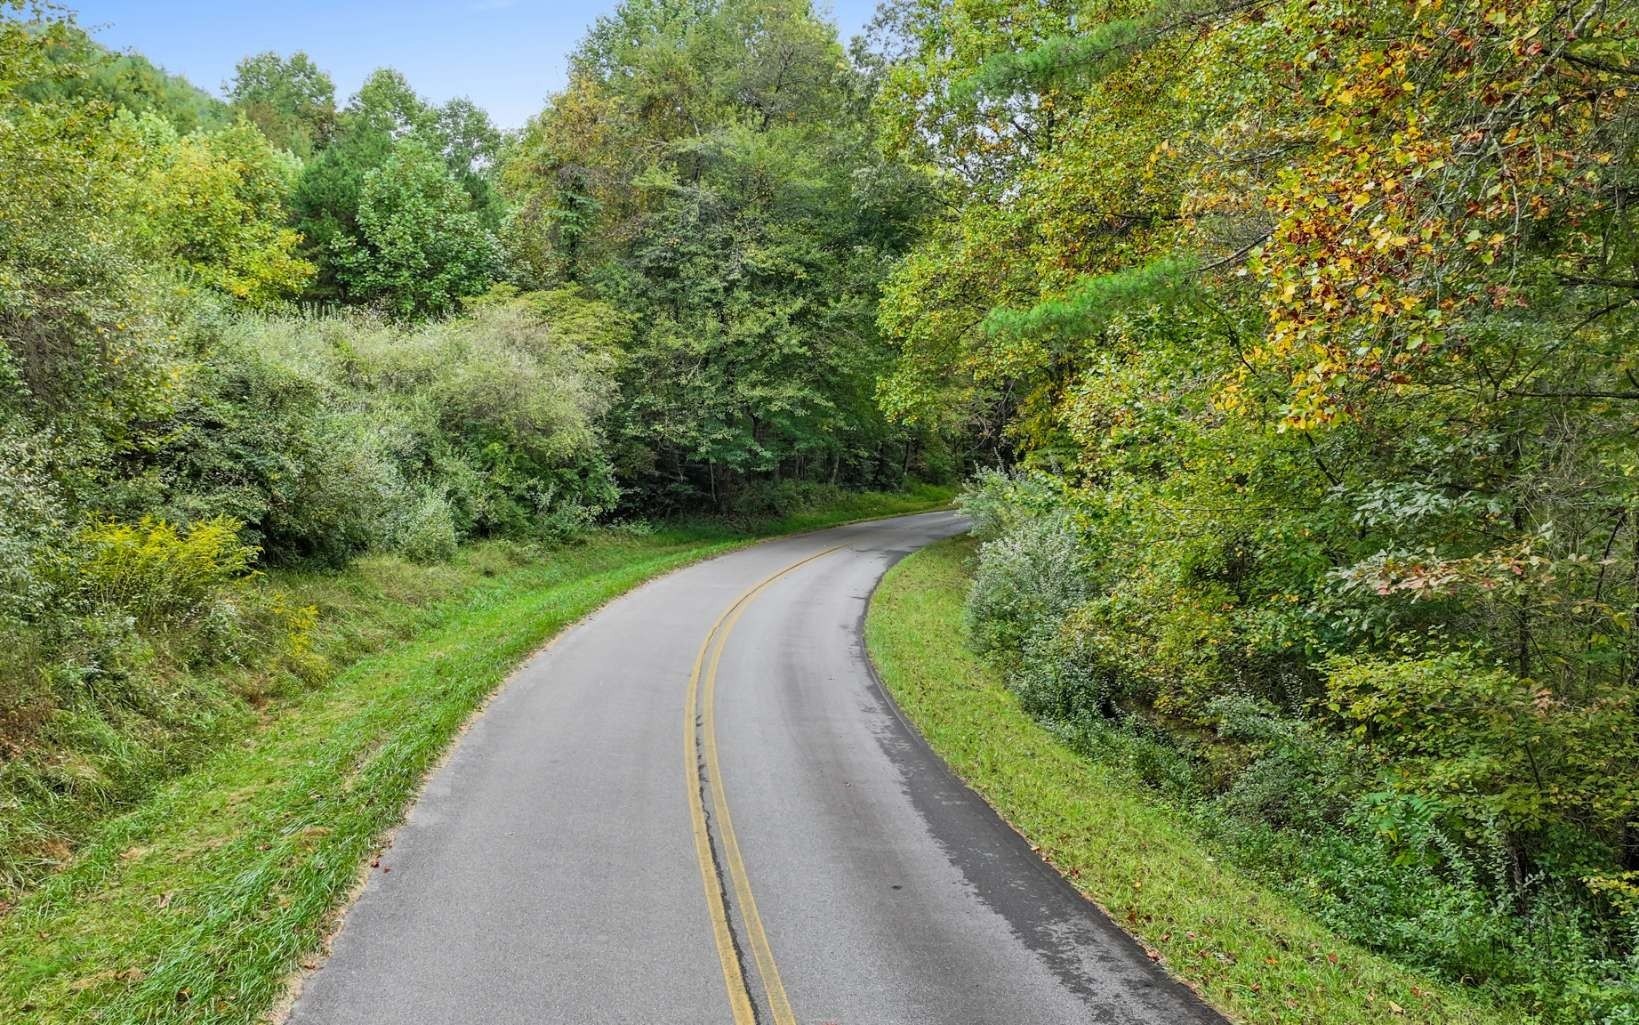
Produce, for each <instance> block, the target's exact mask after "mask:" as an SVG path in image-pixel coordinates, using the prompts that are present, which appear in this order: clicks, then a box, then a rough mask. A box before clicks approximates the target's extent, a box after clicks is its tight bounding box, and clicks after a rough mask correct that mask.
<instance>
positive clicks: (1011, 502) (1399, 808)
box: [964, 475, 1639, 1025]
mask: <svg viewBox="0 0 1639 1025" xmlns="http://www.w3.org/2000/svg"><path fill="white" fill-rule="evenodd" d="M964 505H965V507H966V508H967V509H968V511H969V512H970V513H971V514H972V515H973V516H974V520H975V524H976V532H977V533H978V536H979V537H980V538H982V539H984V540H983V544H982V545H981V546H980V548H979V549H978V554H977V557H976V570H975V576H974V582H973V587H972V591H971V595H970V596H969V599H968V604H967V621H968V623H969V625H970V627H971V630H972V636H973V638H974V644H975V645H976V647H977V648H978V649H980V650H981V651H984V652H985V653H987V654H988V656H989V657H990V658H991V659H992V660H993V661H994V662H995V663H996V664H997V665H999V666H1000V667H1001V668H1002V669H1003V671H1004V675H1005V679H1006V681H1007V683H1008V686H1009V687H1010V689H1011V690H1012V691H1013V692H1014V694H1015V695H1017V697H1018V699H1019V701H1020V703H1021V706H1022V707H1023V708H1024V709H1025V710H1026V711H1028V712H1029V713H1030V714H1032V715H1034V716H1035V717H1036V718H1037V719H1038V720H1040V721H1041V722H1042V723H1044V724H1045V725H1047V726H1048V728H1049V729H1051V730H1052V731H1053V732H1054V733H1055V734H1057V735H1058V737H1059V738H1060V739H1061V740H1062V741H1063V742H1064V743H1065V744H1067V745H1068V746H1069V747H1070V748H1072V749H1073V750H1075V751H1077V752H1079V753H1081V754H1083V755H1085V756H1086V757H1088V758H1089V759H1091V760H1092V761H1094V762H1096V763H1098V764H1099V765H1101V766H1107V767H1111V768H1114V769H1116V770H1118V771H1119V772H1121V773H1122V775H1123V777H1124V778H1126V779H1128V780H1129V781H1131V783H1132V784H1133V785H1135V786H1143V787H1148V788H1151V789H1152V790H1153V792H1155V793H1156V794H1159V795H1161V796H1163V797H1165V798H1166V799H1167V801H1168V802H1170V803H1171V804H1173V805H1174V806H1175V807H1177V808H1179V809H1182V810H1183V811H1184V813H1185V814H1186V816H1187V818H1188V819H1189V821H1190V823H1191V824H1192V826H1193V827H1194V830H1195V833H1196V835H1198V836H1201V837H1203V838H1205V840H1206V841H1207V842H1209V843H1210V844H1211V845H1212V846H1213V847H1214V848H1215V849H1218V850H1219V851H1221V852H1223V854H1224V855H1225V856H1226V857H1227V858H1228V859H1229V860H1230V861H1231V862H1232V863H1233V864H1234V865H1236V866H1237V867H1238V868H1240V869H1241V870H1243V871H1245V872H1246V873H1248V874H1249V875H1251V876H1253V877H1255V878H1257V879H1259V880H1261V881H1263V882H1265V883H1266V884H1268V885H1269V886H1270V887H1272V888H1273V889H1275V890H1277V891H1278V892H1280V893H1282V894H1284V895H1285V896H1286V897H1288V898H1290V899H1291V900H1292V901H1293V902H1294V903H1296V904H1297V905H1299V906H1300V907H1303V908H1304V909H1306V910H1307V911H1309V912H1310V913H1312V914H1314V915H1315V916H1316V917H1317V918H1319V919H1320V920H1321V921H1322V922H1324V923H1326V925H1327V926H1329V927H1330V928H1331V929H1333V930H1335V931H1336V932H1337V934H1338V935H1340V936H1343V937H1347V938H1348V939H1350V940H1352V941H1354V942H1356V943H1359V944H1361V945H1362V946H1365V947H1368V948H1370V949H1373V950H1377V951H1381V952H1384V953H1386V954H1389V955H1391V956H1392V957H1394V958H1395V959H1397V960H1399V961H1401V962H1402V963H1405V964H1408V965H1412V966H1415V967H1417V968H1420V969H1423V970H1426V971H1429V972H1431V973H1435V974H1437V975H1439V976H1442V977H1444V978H1446V979H1449V980H1452V981H1453V982H1462V983H1465V984H1468V985H1472V986H1476V987H1478V988H1480V989H1482V990H1483V991H1485V992H1487V993H1488V994H1490V995H1492V996H1493V997H1494V998H1497V999H1501V1000H1504V1001H1505V1002H1507V1003H1508V1004H1510V1005H1511V1006H1514V1007H1517V1008H1519V1009H1520V1010H1521V1012H1522V1013H1523V1014H1524V1015H1525V1016H1526V1017H1528V1018H1529V1020H1532V1021H1542V1022H1556V1023H1559V1022H1563V1023H1566V1025H1570V1023H1585V1022H1599V1023H1609V1025H1626V1023H1628V1022H1632V1021H1635V1020H1639V1019H1636V1017H1635V1016H1636V1014H1639V954H1636V953H1635V941H1636V939H1639V936H1636V935H1635V933H1636V929H1639V920H1636V917H1635V913H1636V912H1639V906H1636V904H1635V902H1634V899H1633V894H1632V890H1631V882H1629V881H1628V880H1629V877H1628V876H1625V875H1623V874H1622V872H1621V863H1620V862H1619V861H1618V860H1617V858H1618V856H1619V854H1618V851H1617V850H1616V849H1614V848H1612V847H1611V846H1608V845H1607V844H1606V843H1605V842H1604V839H1603V837H1602V836H1601V832H1600V830H1601V824H1600V821H1599V819H1598V818H1597V816H1598V814H1599V810H1600V807H1601V804H1600V799H1599V798H1598V797H1597V796H1594V795H1595V793H1596V792H1597V791H1599V790H1601V789H1602V788H1607V787H1612V786H1615V787H1618V788H1620V787H1621V786H1623V785H1624V784H1623V782H1622V777H1621V776H1620V773H1622V772H1626V771H1631V769H1623V768H1621V767H1620V766H1621V765H1622V764H1625V763H1622V762H1620V758H1621V754H1620V752H1621V751H1622V750H1623V748H1622V745H1623V744H1625V743H1627V737H1626V736H1625V735H1624V734H1623V732H1622V730H1623V729H1624V727H1623V722H1624V720H1623V719H1622V718H1621V712H1620V709H1619V708H1617V709H1613V710H1611V711H1609V712H1608V713H1607V714H1606V715H1605V716H1601V717H1599V718H1596V719H1595V720H1594V721H1593V722H1592V723H1586V724H1584V723H1582V722H1577V721H1574V720H1573V721H1572V722H1571V723H1568V724H1564V725H1561V724H1556V723H1554V722H1553V721H1552V719H1551V718H1550V717H1551V716H1552V715H1553V714H1554V713H1555V709H1553V708H1551V707H1541V706H1540V705H1538V706H1537V707H1536V708H1534V709H1533V708H1531V706H1530V702H1531V701H1532V700H1533V692H1532V691H1526V690H1522V689H1521V688H1519V686H1518V684H1517V683H1515V682H1514V680H1513V678H1512V677H1511V676H1510V674H1509V673H1508V672H1507V670H1506V669H1503V668H1499V667H1497V666H1496V665H1495V663H1494V662H1491V661H1489V660H1487V659H1485V658H1484V657H1483V655H1482V654H1480V653H1479V652H1477V651H1475V650H1474V649H1472V648H1470V649H1467V650H1459V651H1457V652H1456V653H1450V654H1435V653H1424V654H1411V653H1396V654H1394V655H1391V656H1388V657H1383V656H1377V657H1372V656H1369V655H1366V654H1364V653H1352V654H1343V653H1341V652H1339V653H1338V654H1335V655H1333V656H1331V657H1327V656H1326V655H1325V654H1321V655H1318V656H1316V660H1315V665H1314V668H1313V670H1312V672H1313V674H1314V675H1313V676H1312V677H1308V678H1305V677H1304V676H1302V675H1299V670H1297V669H1294V670H1293V672H1292V674H1291V675H1287V676H1281V675H1276V674H1274V673H1269V672H1263V673H1260V672H1257V671H1255V670H1254V669H1252V668H1251V667H1248V666H1246V665H1244V664H1242V665H1241V667H1240V668H1239V669H1238V670H1232V669H1229V668H1228V667H1226V666H1224V663H1223V662H1221V661H1217V660H1219V659H1224V660H1228V659H1230V658H1232V657H1233V658H1237V659H1252V658H1255V657H1256V655H1257V653H1258V652H1257V647H1256V645H1257V643H1258V642H1259V635H1258V634H1257V633H1255V632H1252V631H1251V630H1249V628H1248V624H1246V622H1245V620H1244V619H1243V620H1242V622H1241V623H1238V624H1237V623H1236V622H1235V619H1234V618H1232V617H1235V616H1237V614H1239V616H1241V617H1249V616H1253V615H1263V616H1266V615H1267V614H1266V613H1260V612H1254V611H1253V610H1247V611H1246V612H1240V611H1239V610H1237V609H1236V608H1235V606H1234V604H1233V603H1231V602H1228V601H1225V602H1222V603H1221V604H1219V606H1218V607H1217V609H1216V610H1215V612H1216V614H1215V615H1211V616H1209V615H1205V614H1203V613H1202V612H1201V611H1200V610H1199V609H1192V610H1190V611H1189V612H1187V613H1186V614H1185V615H1183V616H1182V617H1181V618H1177V619H1174V618H1172V617H1171V616H1169V615H1167V614H1166V613H1164V612H1158V611H1156V610H1154V609H1153V608H1151V607H1150V606H1149V604H1148V603H1149V601H1150V600H1151V598H1150V597H1149V595H1150V593H1151V590H1150V589H1153V588H1157V587H1160V586H1163V584H1162V581H1163V580H1165V579H1166V578H1165V577H1164V576H1163V574H1165V573H1167V572H1168V570H1169V568H1170V567H1169V565H1168V561H1167V558H1168V554H1169V553H1168V552H1167V550H1166V549H1164V548H1157V547H1155V546H1154V545H1153V544H1152V545H1151V547H1149V548H1147V549H1146V550H1145V551H1146V554H1145V556H1144V557H1143V558H1141V559H1134V558H1133V557H1132V555H1131V554H1130V553H1131V552H1132V551H1133V550H1132V549H1131V548H1129V547H1128V546H1129V545H1130V544H1131V543H1132V542H1131V541H1130V539H1127V538H1123V537H1122V536H1120V535H1118V534H1114V533H1113V525H1112V524H1111V523H1110V521H1108V520H1106V521H1103V522H1102V523H1101V522H1100V521H1098V520H1089V519H1087V518H1085V517H1084V516H1081V515H1078V511H1077V510H1076V508H1075V507H1073V506H1068V505H1066V504H1065V503H1064V502H1063V500H1062V499H1059V498H1056V497H1055V496H1054V494H1053V492H1052V490H1051V489H1050V488H1043V486H1042V485H1041V483H1040V482H1032V481H1029V480H1025V479H1009V478H1005V477H1002V476H999V475H997V476H990V477H986V478H982V479H981V481H980V482H979V483H978V484H977V485H976V486H975V488H974V489H973V490H971V491H970V492H969V493H968V496H967V498H966V500H965V502H964ZM1158 578H1160V579H1158ZM1174 586H1177V585H1174ZM1175 600H1176V599H1175ZM1266 621H1267V620H1266V619H1260V620H1259V622H1266ZM1276 643H1277V644H1278V643H1279V642H1278V641H1277V642H1276ZM1232 645H1235V646H1237V647H1232ZM1237 649H1238V650H1237ZM1279 650H1280V649H1279V647H1276V648H1275V651H1276V652H1278V651H1279ZM1343 650H1345V651H1346V650H1347V649H1343ZM1271 654H1273V652H1272V653H1271ZM1253 665H1256V663H1255V662H1254V663H1253ZM1220 674H1221V675H1220ZM1184 687H1188V688H1190V689H1189V692H1188V697H1187V698H1184V697H1180V696H1179V689H1180V688H1184ZM1536 700H1539V701H1540V699H1536ZM1564 714H1568V715H1574V714H1575V713H1572V712H1566V713H1564ZM1522 720H1523V721H1522ZM1578 729H1584V730H1587V733H1585V734H1583V735H1577V733H1576V731H1577V730H1578ZM1613 773H1614V774H1616V775H1613ZM1618 814H1619V815H1620V814H1621V813H1620V812H1619V813H1618ZM1617 821H1618V822H1620V819H1618V820H1617Z"/></svg>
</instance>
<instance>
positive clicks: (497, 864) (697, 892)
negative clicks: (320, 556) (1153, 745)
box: [291, 512, 1222, 1025]
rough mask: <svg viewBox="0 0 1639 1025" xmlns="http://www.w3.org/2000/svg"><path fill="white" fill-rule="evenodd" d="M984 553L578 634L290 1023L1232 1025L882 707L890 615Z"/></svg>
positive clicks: (494, 713)
mask: <svg viewBox="0 0 1639 1025" xmlns="http://www.w3.org/2000/svg"><path fill="white" fill-rule="evenodd" d="M964 526H965V524H964V521H963V520H962V519H961V518H960V517H959V516H957V515H956V514H953V513H943V512H941V513H929V514H925V515H920V516H908V517H902V518H899V519H893V520H882V521H876V522H872V523H864V524H856V525H853V526H847V527H840V528H836V529H833V530H828V531H824V532H821V533H816V534H809V535H804V536H801V537H793V538H786V539H782V540H778V541H771V542H768V543H765V544H761V545H758V546H756V547H754V548H749V549H745V550H743V551H739V552H735V553H733V554H730V555H725V556H722V557H720V558H717V559H714V560H711V561H709V562H704V563H701V564H699V565H696V566H693V567H690V568H688V569H685V570H682V571H680V572H677V573H674V574H672V575H670V576H667V577H664V578H662V579H660V580H656V581H654V582H652V583H650V584H648V585H646V586H644V587H641V588H639V589H638V590H636V591H633V592H632V593H630V594H628V595H626V596H625V597H623V598H621V599H619V600H617V601H615V602H613V603H611V604H610V605H609V606H607V607H606V608H604V609H603V610H602V611H600V612H598V613H597V614H596V615H594V616H592V617H591V618H589V619H587V620H586V621H584V622H583V623H581V624H580V625H578V626H577V627H574V628H573V629H571V630H570V631H568V632H567V633H565V634H564V635H563V636H562V637H560V638H559V639H558V640H557V642H556V643H555V644H553V645H552V646H551V647H550V648H548V649H547V650H546V651H544V652H542V653H540V654H538V655H536V656H535V657H534V658H533V659H532V660H531V661H530V662H528V663H527V664H526V665H525V666H524V667H523V668H522V669H520V670H519V671H518V672H517V673H516V674H515V675H514V676H513V678H512V679H511V680H510V681H509V682H508V684H507V685H506V686H505V687H504V688H503V689H502V691H501V693H500V694H499V695H498V696H497V697H496V699H495V700H494V701H493V702H492V703H491V704H490V706H489V708H488V709H487V710H486V711H485V712H484V714H483V715H482V716H481V717H480V718H479V719H478V720H477V721H476V723H475V724H474V725H473V728H472V730H471V731H470V732H469V733H468V734H467V735H466V737H464V738H463V739H462V741H461V743H460V744H459V745H458V747H457V748H456V750H455V752H454V754H453V755H452V757H451V758H450V759H449V761H448V762H447V763H446V764H445V765H444V766H443V767H442V768H441V769H440V770H439V771H438V772H437V773H435V774H434V776H433V778H432V779H431V780H430V781H429V783H428V786H427V789H426V791H425V793H424V794H423V796H422V798H421V800H420V802H419V803H418V804H416V806H415V807H414V808H413V809H412V811H411V812H410V815H409V819H408V821H407V822H406V823H405V825H404V826H403V827H402V828H401V829H400V830H399V832H398V833H397V836H396V838H395V841H394V843H393V846H392V847H391V848H390V849H389V850H388V851H387V852H386V853H385V854H384V855H383V856H382V858H381V861H380V865H379V867H378V868H376V869H375V870H374V871H372V873H371V877H370V879H369V882H368V884H367V885H366V887H365V889H364V893H363V895H362V896H361V897H360V899H359V901H358V903H357V904H356V905H355V906H354V907H353V909H352V910H351V911H350V912H349V913H348V915H347V917H346V919H345V921H344V923H343V926H342V929H341V931H340V933H339V935H338V936H337V937H336V940H335V943H334V947H333V953H332V956H331V957H330V959H329V961H328V962H327V963H326V964H325V965H324V967H323V968H321V969H320V970H319V971H317V972H316V973H314V974H313V975H312V976H311V977H310V978H309V979H308V980H307V983H306V985H305V987H304V990H303V992H302V995H301V997H300V998H299V999H298V1001H297V1003H296V1005H295V1008H294V1010H293V1012H292V1017H291V1020H292V1021H293V1022H295V1023H298V1025H389V1023H391V1025H421V1023H426V1025H455V1023H467V1022H472V1023H478V1022H483V1023H514V1022H516V1023H520V1025H522V1023H529V1025H544V1023H565V1025H605V1023H607V1025H614V1023H621V1025H695V1023H700V1025H706V1023H711V1025H727V1023H732V1025H752V1023H758V1025H794V1023H797V1022H801V1023H804V1025H824V1023H834V1025H901V1023H903V1025H912V1023H915V1025H924V1023H926V1025H935V1023H938V1025H945V1023H949V1025H1033V1023H1041V1025H1066V1023H1074V1022H1111V1023H1124V1025H1125V1023H1131V1025H1187V1023H1208V1022H1211V1023H1219V1025H1221V1022H1222V1019H1220V1018H1218V1017H1217V1016H1216V1015H1215V1014H1213V1013H1212V1012H1210V1011H1209V1010H1207V1009H1206V1008H1205V1007H1204V1006H1202V1005H1201V1004H1200V1002H1199V1001H1197V1000H1196V999H1195V998H1194V997H1193V996H1192V995H1191V994H1190V993H1189V992H1188V991H1187V990H1186V989H1184V988H1183V987H1182V986H1180V985H1178V984H1176V983H1175V982H1173V981H1171V980H1170V979H1169V978H1167V977H1166V975H1165V974H1164V973H1162V972H1161V971H1160V970H1159V969H1158V968H1157V967H1156V966H1155V965H1153V964H1152V963H1151V962H1150V961H1149V960H1148V959H1147V958H1146V957H1145V956H1144V953H1143V951H1142V950H1141V949H1139V948H1138V946H1137V945H1136V944H1134V943H1133V942H1132V941H1131V940H1130V939H1128V938H1127V937H1126V936H1125V935H1124V934H1122V933H1121V932H1120V931H1119V930H1118V929H1116V928H1115V927H1114V926H1113V925H1111V924H1110V923H1109V922H1108V920H1106V919H1105V918H1104V916H1103V915H1102V914H1100V913H1099V912H1098V911H1097V909H1095V908H1094V907H1093V906H1092V905H1090V904H1088V903H1087V902H1086V901H1084V900H1082V899H1081V898H1080V897H1079V896H1078V895H1077V894H1076V893H1075V892H1074V890H1072V889H1071V888H1070V887H1069V885H1068V884H1066V883H1065V882H1064V881H1063V880H1062V879H1061V878H1059V876H1058V875H1057V874H1056V873H1054V872H1053V871H1052V870H1051V869H1049V868H1048V867H1047V866H1045V865H1043V864H1042V862H1041V861H1040V860H1039V859H1037V858H1036V856H1035V855H1034V854H1032V853H1031V851H1030V848H1029V847H1028V845H1026V844H1025V843H1024V842H1023V841H1022V840H1021V839H1020V838H1019V837H1018V836H1017V835H1016V834H1015V833H1013V832H1012V831H1011V830H1010V829H1008V828H1007V826H1005V825H1004V824H1003V823H1002V822H1000V821H999V820H998V819H997V818H996V817H995V815H994V814H993V813H992V812H991V811H990V809H989V808H988V807H987V806H986V805H985V804H984V803H983V802H982V801H981V800H979V799H978V798H977V797H976V796H974V795H973V794H972V793H971V792H970V791H968V790H967V789H966V788H965V787H964V786H962V785H961V783H959V782H958V781H957V780H956V779H955V778H954V777H952V776H951V774H950V773H949V772H948V771H947V770H946V768H945V767H944V765H943V764H942V763H940V762H939V761H938V759H937V758H935V757H934V756H933V755H932V754H931V753H930V752H929V750H928V749H927V748H926V747H925V746H924V745H923V743H922V742H921V741H920V739H919V738H918V737H917V736H916V735H915V734H914V733H913V732H912V731H910V730H909V729H907V727H906V726H905V725H904V724H903V723H902V722H901V721H900V719H899V718H898V716H897V715H896V713H895V711H894V709H893V706H892V705H891V704H890V703H889V702H888V700H887V699H886V698H885V696H884V695H883V693H882V691H881V690H880V689H879V687H878V685H877V684H876V682H875V680H874V676H873V674H872V672H871V669H870V667H869V663H868V662H867V660H866V657H865V654H864V652H863V649H862V641H861V637H860V622H861V619H862V618H863V616H864V612H865V606H866V601H867V598H868V596H869V594H870V591H871V589H872V587H874V586H875V584H876V581H877V580H878V579H879V578H880V577H881V575H882V573H883V571H884V570H885V569H886V568H887V567H888V566H889V565H890V564H891V563H892V562H893V561H894V559H896V558H897V557H899V556H902V555H904V554H906V553H907V552H909V551H912V550H914V549H915V548H917V547H919V546H921V545H923V544H926V543H928V542H929V541H932V540H934V539H937V538H940V537H945V536H948V535H951V534H955V533H958V532H960V531H961V530H962V529H964ZM389 870H390V871H389Z"/></svg>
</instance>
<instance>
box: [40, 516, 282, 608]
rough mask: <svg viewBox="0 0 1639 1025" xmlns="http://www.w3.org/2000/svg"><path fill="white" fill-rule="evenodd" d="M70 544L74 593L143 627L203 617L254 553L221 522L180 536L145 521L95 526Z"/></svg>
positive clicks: (174, 530) (235, 526)
mask: <svg viewBox="0 0 1639 1025" xmlns="http://www.w3.org/2000/svg"><path fill="white" fill-rule="evenodd" d="M75 540H76V545H77V547H78V548H79V549H80V550H81V554H80V555H79V557H78V558H77V559H75V561H74V564H73V567H72V570H71V572H72V575H73V578H74V579H75V580H77V581H78V584H79V587H80V589H81V591H82V593H83V594H85V595H86V596H87V597H88V598H89V599H90V600H91V601H92V602H93V603H95V604H97V605H100V606H104V607H107V608H110V609H117V610H119V611H122V612H128V613H130V614H131V615H132V616H133V617H135V619H136V621H137V622H138V623H139V624H141V625H143V626H148V627H152V626H158V625H175V624H180V623H186V622H191V621H192V622H197V621H198V620H200V619H201V618H203V617H204V616H205V615H206V614H207V613H208V612H209V610H210V607H211V605H212V603H213V602H214V601H215V600H216V599H217V598H218V597H219V595H220V593H221V591H222V589H223V588H224V587H226V586H227V584H228V583H230V582H231V581H233V580H236V579H238V578H239V577H241V576H242V575H243V574H244V573H245V572H246V571H247V570H248V569H249V567H250V564H251V562H252V561H254V560H255V558H256V553H257V550H256V549H255V548H254V547H252V546H250V545H246V544H244V543H242V542H241V541H240V540H239V524H238V523H235V522H234V521H232V520H230V519H227V518H226V517H216V518H214V519H210V520H206V521H204V522H202V523H198V524H195V525H194V526H193V527H192V528H191V529H188V530H186V531H178V530H177V528H175V527H173V526H172V525H171V524H169V523H166V522H165V521H163V520H156V519H154V518H152V517H149V516H145V517H143V518H142V519H141V520H140V521H139V522H137V523H136V524H134V525H133V524H122V523H112V522H108V523H99V524H96V525H93V526H91V527H88V528H86V529H85V530H82V531H81V532H80V533H79V534H78V535H77V537H76V539H75Z"/></svg>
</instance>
